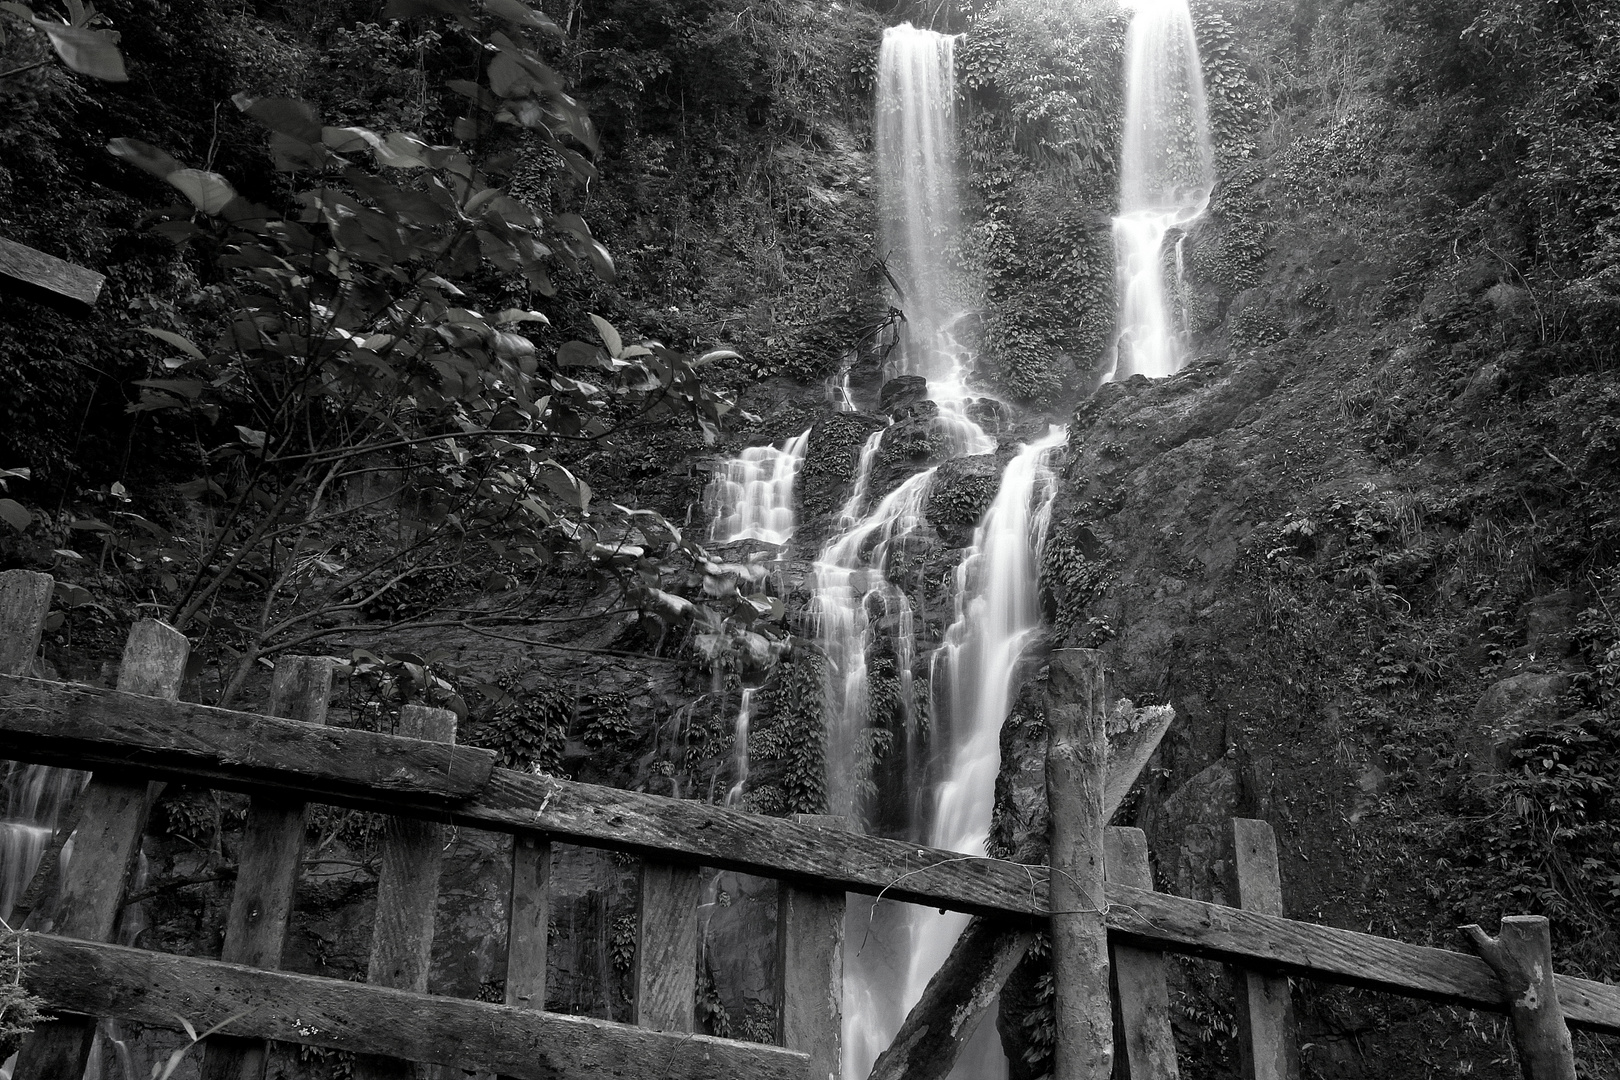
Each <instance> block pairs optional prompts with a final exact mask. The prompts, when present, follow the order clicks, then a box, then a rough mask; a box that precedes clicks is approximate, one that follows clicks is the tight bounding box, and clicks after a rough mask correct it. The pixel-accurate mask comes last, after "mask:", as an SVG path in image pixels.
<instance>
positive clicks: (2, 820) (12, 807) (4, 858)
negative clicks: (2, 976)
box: [0, 761, 88, 923]
mask: <svg viewBox="0 0 1620 1080" xmlns="http://www.w3.org/2000/svg"><path fill="white" fill-rule="evenodd" d="M0 768H3V770H4V771H3V772H0V799H3V802H4V807H5V814H4V816H3V817H0V919H4V920H6V921H7V922H8V923H9V922H10V921H11V909H12V907H13V906H15V905H16V903H17V901H18V900H20V899H21V898H22V893H23V890H24V889H26V888H28V883H29V882H30V881H31V880H32V879H33V876H34V868H35V867H36V866H37V865H38V864H39V859H40V856H41V855H43V854H44V852H45V846H46V845H47V844H48V843H49V842H50V839H51V835H52V834H53V833H54V832H55V831H56V823H57V821H58V819H59V818H60V817H61V815H62V811H63V810H64V809H66V808H67V805H68V803H69V802H71V801H72V800H73V798H74V796H76V795H77V794H78V793H79V789H80V788H81V787H83V786H84V781H85V778H86V777H87V776H88V774H87V773H82V772H78V771H76V770H73V769H56V768H51V767H49V766H45V765H24V764H23V763H21V762H18V761H7V762H3V763H0Z"/></svg>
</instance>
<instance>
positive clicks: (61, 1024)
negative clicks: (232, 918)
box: [12, 619, 191, 1080]
mask: <svg viewBox="0 0 1620 1080" xmlns="http://www.w3.org/2000/svg"><path fill="white" fill-rule="evenodd" d="M190 652H191V646H190V643H189V642H187V641H186V636H185V635H184V634H182V633H181V632H180V631H178V630H176V629H175V628H174V627H172V626H169V625H167V624H166V623H161V622H158V621H157V620H156V619H143V620H141V621H140V622H138V623H136V624H135V625H134V626H132V627H131V628H130V631H129V641H128V642H127V643H126V644H125V646H124V659H123V664H122V665H121V666H120V668H119V671H118V689H120V690H122V691H125V692H126V693H131V694H146V695H149V696H151V697H161V698H167V699H168V700H170V701H174V700H176V699H178V698H179V696H180V683H181V681H182V680H183V679H184V678H185V673H186V658H187V656H188V655H189V654H190ZM162 790H163V785H162V784H156V783H152V784H149V783H148V782H147V781H145V780H141V779H138V778H134V777H128V776H120V775H118V774H117V773H109V772H106V771H102V770H98V771H97V772H96V773H95V775H94V776H92V777H91V778H90V783H89V784H87V785H86V786H85V789H84V791H83V793H82V794H80V796H79V808H78V810H77V813H78V819H79V827H78V829H77V830H76V831H75V832H74V835H73V858H72V859H69V860H68V861H67V863H66V865H65V866H64V867H63V868H62V870H61V872H60V880H61V898H60V900H59V901H58V904H57V907H56V908H55V912H56V918H55V920H54V926H53V929H54V931H55V932H56V933H58V934H60V935H62V936H63V937H72V938H83V939H85V940H87V941H106V940H108V939H109V938H111V937H112V933H113V926H114V924H115V923H116V921H117V918H118V909H119V902H120V901H121V900H122V899H123V895H124V886H125V884H126V883H127V882H128V880H129V872H130V868H131V866H132V865H133V863H134V861H135V857H136V856H137V855H138V854H139V853H140V849H141V835H142V834H143V833H144V832H145V831H146V816H147V814H148V813H149V812H150V810H151V808H152V803H153V802H154V801H155V800H156V798H157V795H158V794H159V793H160V792H161V791H162ZM95 1030H96V1022H95V1020H93V1019H91V1018H89V1017H82V1016H65V1017H62V1018H60V1019H57V1020H52V1021H49V1022H48V1023H45V1024H41V1025H40V1026H39V1027H38V1028H36V1029H35V1030H34V1033H33V1035H31V1036H30V1037H29V1039H28V1041H27V1042H26V1043H24V1044H23V1048H22V1054H21V1056H20V1057H19V1058H18V1059H17V1068H16V1070H15V1071H14V1072H13V1073H12V1076H13V1080H79V1078H80V1077H82V1076H83V1075H84V1068H85V1064H86V1063H87V1062H88V1061H89V1059H90V1046H91V1041H92V1039H93V1038H94V1036H95Z"/></svg>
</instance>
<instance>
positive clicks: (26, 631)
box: [0, 570, 55, 676]
mask: <svg viewBox="0 0 1620 1080" xmlns="http://www.w3.org/2000/svg"><path fill="white" fill-rule="evenodd" d="M54 584H55V583H54V582H53V581H52V579H51V575H49V574H36V573H34V572H33V571H32V570H7V571H5V572H4V573H0V675H14V676H25V675H27V674H28V671H29V669H30V668H32V667H33V666H34V654H35V653H37V652H39V639H40V635H42V634H43V633H44V632H45V616H46V614H47V613H48V612H49V611H50V608H51V587H52V586H53V585H54Z"/></svg>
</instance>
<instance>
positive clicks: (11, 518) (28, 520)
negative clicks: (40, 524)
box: [0, 499, 34, 532]
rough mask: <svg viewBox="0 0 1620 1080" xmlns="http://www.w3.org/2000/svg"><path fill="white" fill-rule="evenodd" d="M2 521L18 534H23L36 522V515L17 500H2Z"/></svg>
mask: <svg viewBox="0 0 1620 1080" xmlns="http://www.w3.org/2000/svg"><path fill="white" fill-rule="evenodd" d="M0 521H4V522H5V523H6V524H7V525H10V526H11V527H12V528H13V529H16V530H17V531H18V532H22V531H23V530H24V529H26V528H28V526H30V525H32V524H33V522H34V515H33V514H31V513H29V512H28V509H27V508H26V507H24V506H23V504H22V503H20V502H17V501H16V500H15V499H0Z"/></svg>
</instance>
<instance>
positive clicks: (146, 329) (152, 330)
mask: <svg viewBox="0 0 1620 1080" xmlns="http://www.w3.org/2000/svg"><path fill="white" fill-rule="evenodd" d="M141 332H142V333H146V334H151V335H152V336H153V337H155V338H157V339H158V340H159V341H166V342H168V343H169V344H170V345H173V346H174V347H175V348H177V349H179V350H180V351H181V352H183V353H185V354H186V355H187V356H189V357H191V358H192V359H193V360H202V359H204V356H203V353H202V350H201V349H199V348H197V346H195V345H193V344H192V343H191V339H190V338H186V337H182V336H181V335H179V334H176V333H174V332H173V331H171V330H159V329H157V328H156V327H154V326H143V327H141Z"/></svg>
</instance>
